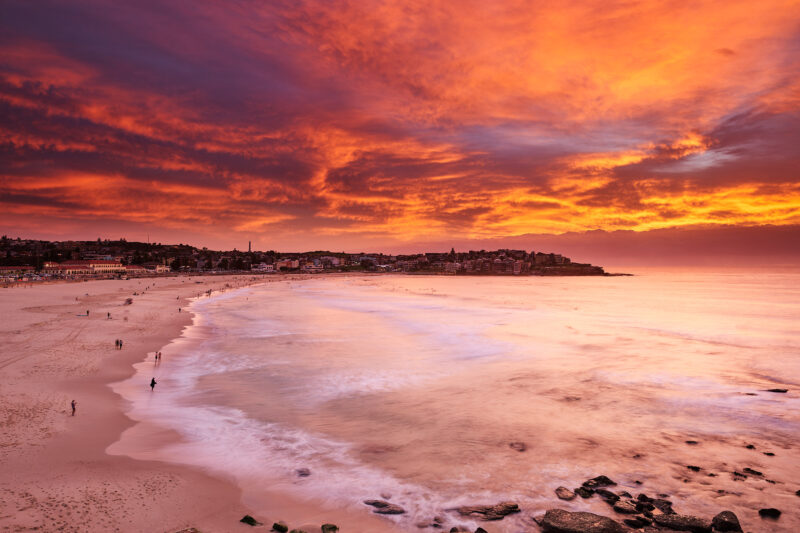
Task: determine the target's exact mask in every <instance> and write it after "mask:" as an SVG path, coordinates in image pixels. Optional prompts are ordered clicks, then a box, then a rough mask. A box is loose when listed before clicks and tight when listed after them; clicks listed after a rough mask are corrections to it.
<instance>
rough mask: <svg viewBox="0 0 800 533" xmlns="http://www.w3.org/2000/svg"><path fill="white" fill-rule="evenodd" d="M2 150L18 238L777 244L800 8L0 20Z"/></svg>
mask: <svg viewBox="0 0 800 533" xmlns="http://www.w3.org/2000/svg"><path fill="white" fill-rule="evenodd" d="M0 149H1V150H2V155H0V158H1V159H0V228H2V232H3V233H6V234H9V235H11V236H15V237H16V236H21V237H23V238H24V237H35V238H47V239H70V238H74V239H94V238H97V237H108V238H119V237H127V238H128V239H129V240H145V239H146V238H147V236H148V235H149V236H150V239H151V240H154V241H161V242H188V243H191V244H195V245H198V246H209V247H215V248H233V247H238V248H240V249H241V248H243V247H246V246H247V241H248V240H251V241H252V242H253V246H254V248H257V249H279V250H286V251H300V250H308V249H334V250H355V251H357V250H361V249H370V250H380V251H389V252H391V251H409V250H412V249H425V248H426V247H429V246H431V245H434V244H436V245H439V244H441V245H442V246H446V245H447V243H450V242H453V243H458V244H459V245H461V246H463V247H466V246H469V245H470V244H471V243H487V242H489V243H491V242H505V241H503V240H504V239H505V240H506V241H507V240H508V239H512V240H513V239H514V238H518V237H519V236H525V235H530V234H534V235H538V234H544V235H548V234H562V233H569V235H572V236H575V235H576V234H577V235H579V236H580V235H583V234H584V232H592V233H588V234H586V235H585V236H584V238H585V239H590V238H592V235H597V232H596V231H595V230H604V231H605V232H615V231H617V230H631V231H634V232H645V233H643V234H642V235H639V233H636V234H632V233H630V232H625V233H624V235H628V236H630V235H635V236H636V237H637V238H639V239H644V240H645V241H646V239H647V235H653V236H657V235H664V234H665V230H669V231H671V232H672V233H671V234H673V235H680V232H681V231H687V230H689V231H696V230H698V229H700V230H708V231H712V232H721V233H725V232H736V231H739V230H741V229H742V228H743V227H751V226H760V225H765V224H769V225H771V226H784V227H785V228H784V229H789V228H794V227H796V226H797V225H798V224H800V1H786V2H781V1H770V0H767V1H764V2H756V3H754V2H752V1H747V2H740V1H735V0H731V1H724V2H723V1H715V2H667V1H663V2H629V1H619V2H615V1H608V0H603V1H596V2H588V1H571V2H526V1H502V2H486V1H480V2H473V1H466V0H460V1H449V2H441V1H436V0H424V1H405V2H382V1H367V0H363V1H330V0H307V1H301V0H291V1H252V2H251V1H246V0H241V1H237V2H227V3H221V2H201V1H180V2H179V1H176V2H164V1H158V2H151V1H145V0H137V1H136V2H100V1H97V2H95V1H70V2H47V1H36V2H30V1H8V0H7V1H4V2H3V3H2V4H1V5H0ZM779 229H780V228H779ZM774 230H775V228H770V231H771V233H770V232H767V233H769V234H770V235H774V234H775V232H774ZM675 232H678V233H675ZM767 233H765V235H766V234H767ZM731 234H734V233H731ZM747 234H748V235H751V237H752V236H755V237H752V238H753V239H755V241H758V239H759V237H758V235H759V234H758V232H757V231H754V230H752V231H751V229H749V228H748V233H747ZM797 234H798V233H796V232H795V233H792V235H797ZM781 235H784V237H781V239H783V238H785V235H786V234H785V233H781ZM654 238H655V237H654ZM770 238H772V237H770ZM783 246H786V247H787V248H788V247H789V246H790V244H789V243H785V242H784V243H783ZM794 247H797V243H796V242H795V243H794Z"/></svg>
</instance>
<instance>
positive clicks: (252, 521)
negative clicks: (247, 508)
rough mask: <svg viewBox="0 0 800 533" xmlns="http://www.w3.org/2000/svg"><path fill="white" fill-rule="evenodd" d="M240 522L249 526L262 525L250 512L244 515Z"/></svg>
mask: <svg viewBox="0 0 800 533" xmlns="http://www.w3.org/2000/svg"><path fill="white" fill-rule="evenodd" d="M239 522H242V523H243V524H247V525H248V526H260V525H261V522H259V521H258V520H256V519H255V518H253V517H252V516H250V515H249V514H246V515H244V516H243V517H242V519H241V520H239Z"/></svg>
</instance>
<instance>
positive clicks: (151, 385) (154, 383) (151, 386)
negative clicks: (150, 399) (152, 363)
mask: <svg viewBox="0 0 800 533" xmlns="http://www.w3.org/2000/svg"><path fill="white" fill-rule="evenodd" d="M155 388H156V378H153V379H151V380H150V390H151V391H152V390H155Z"/></svg>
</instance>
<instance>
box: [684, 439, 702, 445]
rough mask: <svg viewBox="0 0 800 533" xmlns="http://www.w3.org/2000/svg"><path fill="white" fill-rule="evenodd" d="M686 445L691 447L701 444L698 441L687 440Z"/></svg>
mask: <svg viewBox="0 0 800 533" xmlns="http://www.w3.org/2000/svg"><path fill="white" fill-rule="evenodd" d="M686 444H688V445H689V446H694V445H695V444H699V443H698V442H697V441H696V440H687V441H686Z"/></svg>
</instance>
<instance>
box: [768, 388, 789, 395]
mask: <svg viewBox="0 0 800 533" xmlns="http://www.w3.org/2000/svg"><path fill="white" fill-rule="evenodd" d="M767 392H777V393H780V394H785V393H787V392H789V389H767Z"/></svg>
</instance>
